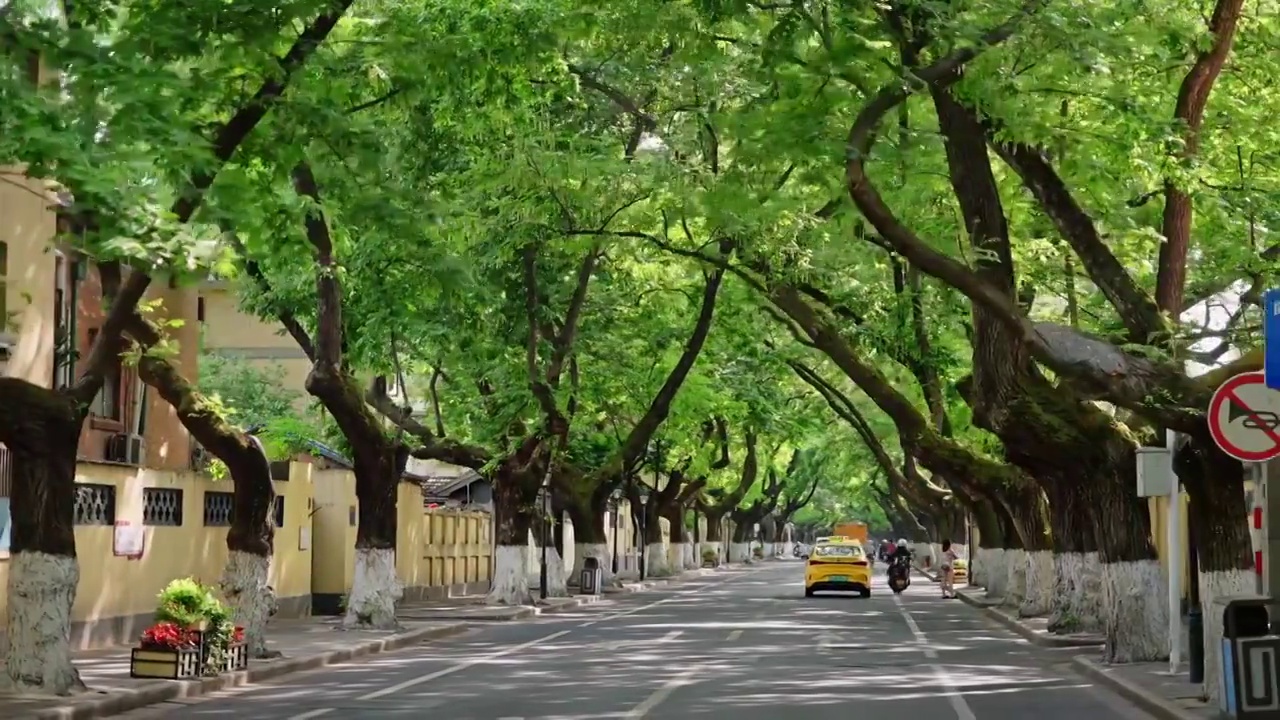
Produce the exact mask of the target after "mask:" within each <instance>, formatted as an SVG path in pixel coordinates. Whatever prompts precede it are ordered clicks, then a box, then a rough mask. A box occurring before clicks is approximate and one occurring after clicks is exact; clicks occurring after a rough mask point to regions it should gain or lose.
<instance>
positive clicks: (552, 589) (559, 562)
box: [538, 547, 569, 597]
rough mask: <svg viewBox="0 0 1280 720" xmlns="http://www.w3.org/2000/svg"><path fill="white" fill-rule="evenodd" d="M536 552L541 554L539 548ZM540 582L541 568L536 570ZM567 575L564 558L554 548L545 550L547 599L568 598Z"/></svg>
mask: <svg viewBox="0 0 1280 720" xmlns="http://www.w3.org/2000/svg"><path fill="white" fill-rule="evenodd" d="M538 552H542V549H541V548H539V549H538ZM538 572H539V576H538V580H539V582H541V580H542V576H541V572H542V570H541V568H539V570H538ZM568 577H569V573H568V571H567V570H566V569H565V566H564V558H562V557H560V552H559V551H558V550H556V549H555V548H554V547H548V548H547V597H569V584H568Z"/></svg>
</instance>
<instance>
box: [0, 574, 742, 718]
mask: <svg viewBox="0 0 1280 720" xmlns="http://www.w3.org/2000/svg"><path fill="white" fill-rule="evenodd" d="M738 569H741V566H724V567H722V568H720V569H718V570H690V571H687V572H685V573H681V574H680V575H677V576H674V577H671V578H662V579H656V580H652V581H646V582H645V583H624V584H623V586H622V587H621V588H617V589H613V590H612V592H613V593H622V592H638V591H643V590H647V589H650V588H653V587H657V586H662V585H669V584H673V583H679V582H685V581H689V580H697V579H699V578H702V577H705V576H708V575H717V574H723V573H724V571H726V570H738ZM602 599H603V598H602V597H601V596H590V595H579V596H574V597H568V598H548V599H547V600H546V601H545V604H543V603H540V604H539V605H538V606H520V607H495V606H488V605H485V604H483V597H482V596H474V597H467V598H454V599H452V600H448V601H434V602H421V603H405V604H403V605H401V606H400V607H399V608H398V611H397V617H398V619H399V620H400V624H401V628H400V629H399V630H393V631H392V630H342V629H341V627H340V623H341V618H337V617H311V618H302V619H297V620H276V621H272V623H271V628H270V640H269V645H270V647H271V648H272V649H273V650H277V651H280V652H281V653H283V654H284V657H281V658H277V659H273V660H252V661H250V663H249V669H248V670H245V671H242V672H237V673H227V674H224V675H221V676H218V677H211V678H201V679H199V680H189V681H173V680H144V679H134V678H131V677H129V650H130V648H128V647H118V648H107V649H102V650H90V651H82V652H76V653H75V663H76V667H77V668H79V670H80V677H81V679H82V680H83V681H84V683H85V684H86V685H87V686H88V687H89V690H88V691H86V692H84V693H82V694H79V695H75V696H72V697H63V698H58V697H48V696H20V695H14V694H3V693H0V718H4V719H5V720H83V719H87V718H100V717H108V716H111V715H116V714H119V713H124V712H128V711H130V710H134V709H137V708H141V707H145V706H147V705H154V704H156V703H162V702H166V701H172V700H180V699H182V698H191V697H197V696H200V695H207V694H209V693H213V692H216V691H218V690H223V689H226V688H231V687H237V686H241V685H247V684H251V683H260V682H264V681H267V680H272V679H274V678H278V677H281V676H284V675H289V674H291V673H297V672H302V671H305V670H314V669H316V668H320V667H324V666H326V665H335V664H338V663H343V662H347V661H349V660H351V659H353V658H357V657H362V656H366V655H373V654H377V653H383V652H391V651H393V650H400V649H403V648H406V647H410V646H412V645H418V644H421V643H426V642H431V641H433V640H439V639H442V638H446V637H450V636H453V635H458V634H461V633H463V632H466V631H467V630H469V629H473V628H474V627H476V624H478V623H488V622H502V621H514V620H522V619H527V618H531V617H534V616H535V615H539V614H545V613H559V612H569V611H572V610H575V609H577V608H580V607H582V606H584V605H589V604H594V603H596V602H599V601H601V600H602Z"/></svg>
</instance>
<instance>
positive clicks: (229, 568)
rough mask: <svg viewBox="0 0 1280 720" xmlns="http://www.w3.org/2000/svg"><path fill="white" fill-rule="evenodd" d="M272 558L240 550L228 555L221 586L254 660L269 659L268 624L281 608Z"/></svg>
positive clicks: (232, 615)
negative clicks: (273, 582) (274, 581)
mask: <svg viewBox="0 0 1280 720" xmlns="http://www.w3.org/2000/svg"><path fill="white" fill-rule="evenodd" d="M270 575H271V558H270V557H269V556H266V555H254V554H253V553H247V552H243V551H240V550H232V551H230V552H228V553H227V564H226V566H225V567H223V569H222V579H221V581H220V583H219V585H220V587H221V589H222V595H223V597H225V598H226V599H227V605H229V606H230V608H231V617H232V619H233V620H234V622H235V623H236V624H237V625H239V626H240V627H242V628H244V641H245V645H246V646H247V647H248V649H249V655H250V657H255V658H265V657H268V656H269V655H270V654H271V653H270V651H269V650H268V649H267V621H268V620H270V619H271V616H272V615H274V614H275V613H276V610H277V609H279V605H278V603H277V602H276V593H275V590H273V589H272V588H271V581H270Z"/></svg>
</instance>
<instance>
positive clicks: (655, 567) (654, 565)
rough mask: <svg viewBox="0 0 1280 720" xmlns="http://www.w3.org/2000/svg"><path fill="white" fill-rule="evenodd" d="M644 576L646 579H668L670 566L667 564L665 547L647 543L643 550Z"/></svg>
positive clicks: (660, 544)
mask: <svg viewBox="0 0 1280 720" xmlns="http://www.w3.org/2000/svg"><path fill="white" fill-rule="evenodd" d="M644 574H645V576H646V577H654V578H657V577H669V576H670V575H671V574H672V572H671V564H670V563H668V562H667V546H666V545H664V544H662V543H660V542H656V543H649V544H648V545H646V546H645V549H644Z"/></svg>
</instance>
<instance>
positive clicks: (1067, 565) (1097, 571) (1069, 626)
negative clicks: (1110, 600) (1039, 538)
mask: <svg viewBox="0 0 1280 720" xmlns="http://www.w3.org/2000/svg"><path fill="white" fill-rule="evenodd" d="M1053 575H1054V591H1053V607H1052V609H1051V610H1050V612H1049V631H1050V632H1055V633H1063V634H1069V633H1096V632H1101V630H1102V626H1103V620H1102V562H1101V561H1100V560H1099V559H1098V553H1096V552H1094V553H1059V554H1056V555H1054V556H1053Z"/></svg>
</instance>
